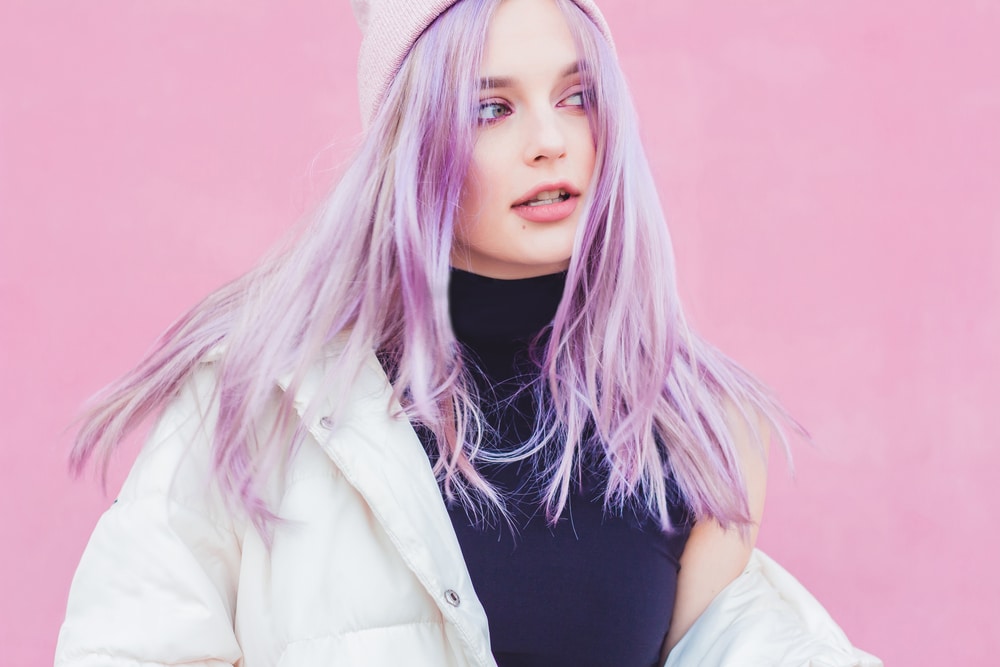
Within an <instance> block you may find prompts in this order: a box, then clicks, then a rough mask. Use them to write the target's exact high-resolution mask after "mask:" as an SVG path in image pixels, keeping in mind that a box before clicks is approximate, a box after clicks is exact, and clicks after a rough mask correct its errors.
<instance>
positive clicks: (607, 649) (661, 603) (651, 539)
mask: <svg viewBox="0 0 1000 667" xmlns="http://www.w3.org/2000/svg"><path fill="white" fill-rule="evenodd" d="M565 279H566V275H565V273H558V274H553V275H547V276H540V277H537V278H526V279H522V280H497V279H493V278H486V277H483V276H478V275H475V274H472V273H468V272H465V271H460V270H458V269H453V270H452V273H451V284H450V289H449V298H450V306H451V319H452V326H453V328H454V331H455V335H456V337H457V338H458V340H459V342H460V343H461V344H462V346H463V348H464V353H465V355H466V358H467V360H468V361H469V362H470V363H469V366H470V367H472V368H474V369H475V370H474V372H473V376H474V379H475V382H476V384H477V387H478V389H479V394H480V402H481V409H482V411H483V414H484V416H485V418H486V420H487V422H488V424H489V425H490V427H491V428H492V430H493V435H492V436H491V437H490V438H489V439H488V441H487V443H486V444H485V447H487V448H489V449H491V450H496V449H500V450H505V451H509V450H512V449H514V448H515V447H517V446H518V445H520V444H522V443H523V442H525V441H527V440H528V439H530V437H531V434H532V430H533V428H534V427H535V423H536V422H535V417H536V414H537V412H538V406H537V405H536V403H537V400H536V398H535V393H534V392H533V391H532V389H531V387H530V386H529V385H530V384H531V383H532V382H534V381H535V380H536V379H537V375H538V367H537V365H536V363H535V362H534V361H533V359H532V357H533V355H532V351H531V343H532V341H533V340H534V339H535V338H536V337H537V336H538V334H539V333H542V332H543V330H544V329H545V328H546V327H547V326H548V325H549V324H550V323H551V321H552V319H553V317H554V316H555V311H556V308H557V307H558V305H559V301H560V299H561V298H562V293H563V288H564V286H565ZM543 336H544V334H543ZM637 370H638V369H637ZM418 433H419V434H420V436H421V439H423V440H424V446H425V447H426V448H427V450H428V452H432V454H431V455H432V456H433V451H434V450H435V449H436V448H435V447H434V446H433V443H431V442H430V441H429V438H430V436H429V435H428V434H427V433H426V432H424V431H422V430H418ZM584 461H585V465H584V473H583V479H575V480H574V484H573V492H572V495H571V497H570V502H569V505H568V507H567V508H566V510H565V511H564V512H563V515H562V517H561V518H560V519H559V521H558V522H557V523H556V524H555V525H551V524H549V523H548V522H547V521H546V518H545V511H544V508H543V507H542V505H541V501H540V489H539V485H538V483H537V480H536V477H535V476H534V475H533V472H534V466H535V464H536V461H532V460H528V461H521V462H519V463H507V464H480V463H477V469H478V470H479V471H480V473H481V474H483V476H484V477H485V478H486V479H487V480H488V481H490V482H491V483H492V484H494V485H495V487H496V488H497V489H498V490H500V491H502V492H503V493H504V496H505V498H507V502H508V510H509V511H510V513H511V517H512V520H513V523H514V530H513V531H512V530H511V528H510V527H508V526H507V525H506V524H503V523H498V524H496V525H492V526H488V527H483V526H482V525H478V524H476V523H474V522H473V521H471V520H470V518H469V517H468V516H467V514H466V512H465V510H464V509H463V508H462V507H460V506H457V505H456V506H452V507H449V514H450V515H451V519H452V524H453V525H454V528H455V533H456V535H457V536H458V540H459V543H460V544H461V546H462V553H463V555H464V557H465V561H466V563H467V565H468V568H469V572H470V574H471V576H472V583H473V585H474V586H475V588H476V593H477V594H478V596H479V598H480V599H481V600H482V603H483V606H484V607H485V609H486V615H487V617H488V618H489V625H490V638H491V644H492V648H493V653H494V655H495V656H496V659H497V663H498V665H499V667H535V666H541V665H545V666H546V667H561V666H563V665H565V666H569V665H572V666H573V667H588V666H593V667H597V666H612V665H614V666H615V667H650V666H651V665H656V664H658V663H659V655H660V647H661V645H662V643H663V639H664V637H665V636H666V633H667V628H668V627H669V625H670V618H671V614H672V612H673V604H674V597H675V594H676V585H677V572H678V568H679V565H678V561H679V559H680V555H681V552H682V551H683V549H684V544H685V542H686V541H687V536H688V532H689V527H688V524H689V521H688V515H687V512H686V509H685V508H684V507H683V505H682V504H678V505H677V506H676V507H673V508H671V517H672V519H673V520H674V522H675V525H679V526H682V527H681V528H678V529H677V531H675V532H674V533H671V534H665V533H664V532H663V531H662V530H661V529H660V528H659V526H658V525H657V523H656V522H655V521H654V520H651V519H650V518H649V517H645V516H639V515H637V514H636V513H634V512H632V511H630V510H625V511H624V512H622V513H613V512H609V511H605V510H604V507H603V496H602V494H603V490H604V480H603V478H602V476H601V474H600V473H599V472H597V471H598V470H599V468H598V467H597V466H591V465H586V461H587V456H586V454H585V455H584Z"/></svg>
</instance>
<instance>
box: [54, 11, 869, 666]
mask: <svg viewBox="0 0 1000 667" xmlns="http://www.w3.org/2000/svg"><path fill="white" fill-rule="evenodd" d="M355 10H356V14H357V15H358V18H359V22H360V24H361V25H362V29H363V30H364V31H365V37H364V43H363V46H362V53H361V59H360V84H361V101H362V109H363V113H364V116H365V121H366V134H365V139H364V143H363V145H362V146H361V148H360V150H359V151H358V153H357V155H356V157H355V158H354V160H353V162H352V164H351V166H350V167H349V169H348V170H347V172H346V174H345V175H344V177H343V179H342V180H341V182H340V184H339V185H338V187H337V188H336V190H335V191H334V192H333V194H332V195H331V197H330V198H329V201H328V203H327V204H326V206H325V209H324V210H323V211H322V213H321V215H319V216H318V217H317V220H316V221H315V223H314V224H313V225H312V227H311V228H310V229H309V230H308V231H307V232H306V233H305V234H304V235H303V236H302V238H301V239H300V240H299V241H298V242H297V243H296V244H295V245H293V246H292V247H290V248H288V249H285V250H284V251H283V252H281V253H279V254H277V255H276V256H275V257H273V258H271V259H269V260H267V261H265V262H264V263H262V264H261V265H260V266H259V267H258V268H257V269H255V270H254V271H252V272H251V273H249V274H247V275H246V276H244V277H243V278H241V279H239V280H237V281H236V282H234V283H233V284H230V285H228V286H226V287H224V288H222V289H220V290H219V291H217V292H215V293H214V294H212V295H210V296H209V297H208V298H207V299H206V300H205V301H203V302H202V303H201V304H199V305H198V306H196V307H195V308H194V309H192V310H191V311H190V312H189V313H188V314H187V315H186V316H185V317H183V318H182V319H181V320H180V321H179V322H178V323H177V324H176V325H174V327H173V328H172V329H170V330H169V331H168V332H167V333H166V334H165V336H164V337H163V339H162V340H161V341H160V343H159V344H158V346H157V347H156V348H155V350H154V351H153V352H152V353H151V354H150V355H149V356H148V357H147V358H146V359H145V360H143V361H142V362H141V363H140V364H139V366H138V367H137V368H136V369H135V370H134V371H133V372H131V373H130V374H129V375H127V376H126V377H124V378H123V379H121V380H120V381H118V382H117V383H116V384H114V385H113V386H111V387H110V388H109V389H108V390H106V392H105V393H104V394H102V396H101V397H100V399H99V400H98V402H97V403H96V407H95V408H94V409H93V411H92V412H91V413H90V415H89V417H88V419H87V421H86V422H85V424H84V426H83V428H82V430H81V432H80V435H79V440H78V443H77V445H76V448H75V450H74V454H73V462H74V465H75V466H76V467H77V469H79V468H80V467H82V466H83V465H84V464H85V463H86V462H87V461H88V460H90V459H92V458H95V457H97V458H103V457H105V456H106V455H107V454H108V453H109V452H110V451H111V449H112V448H113V447H114V446H115V445H116V443H118V442H119V440H120V439H121V438H122V437H123V436H124V434H126V433H127V432H128V431H130V430H131V429H132V428H133V427H135V426H136V425H137V424H139V423H140V422H142V421H143V419H145V418H146V417H148V416H150V415H153V414H157V415H159V420H158V422H157V425H156V427H155V428H154V430H153V433H152V435H151V437H150V439H149V441H148V443H147V445H146V447H145V448H144V450H143V452H142V453H141V455H140V457H139V459H138V460H137V462H136V464H135V467H134V469H133V470H132V473H131V474H130V476H129V478H128V480H127V481H126V483H125V486H124V488H123V489H122V491H121V494H120V495H119V497H118V499H117V500H116V501H115V504H114V505H113V506H112V508H111V509H110V510H109V511H108V512H107V513H106V514H105V515H104V516H103V517H102V518H101V520H100V522H99V524H98V526H97V528H96V530H95V533H94V536H93V538H92V540H91V543H90V544H89V546H88V548H87V551H86V553H85V554H84V556H83V559H82V562H81V564H80V567H79V570H78V573H77V576H76V578H75V579H74V583H73V588H72V591H71V596H70V601H69V608H68V613H67V618H66V622H65V623H64V625H63V628H62V631H61V633H60V638H59V648H58V652H57V659H56V662H57V664H59V665H158V664H184V665H206V666H207V665H232V664H240V665H243V666H244V667H257V666H262V665H286V666H292V665H294V666H296V667H301V666H308V665H390V664H392V665H396V664H409V665H493V664H499V665H501V666H505V667H510V666H525V665H576V666H579V665H617V666H636V667H639V666H642V667H648V666H650V665H657V664H662V663H663V661H664V660H665V659H666V658H667V655H668V653H669V652H670V651H671V650H672V649H673V647H674V646H675V645H676V644H677V643H678V642H679V641H680V640H681V639H682V637H685V634H686V633H687V632H688V630H689V629H690V628H691V627H692V625H693V624H694V623H695V621H696V619H698V618H699V616H700V615H701V614H702V613H703V612H704V610H705V609H706V607H708V605H709V603H710V602H712V600H713V599H714V598H716V596H717V595H718V593H719V592H720V591H721V590H723V588H725V587H726V586H727V585H728V584H730V582H732V581H733V580H734V579H735V578H736V577H737V576H738V575H739V574H740V573H741V572H742V571H744V568H745V567H746V566H747V563H748V560H749V559H750V556H751V551H752V548H753V544H754V539H755V535H756V529H757V526H758V524H759V522H760V516H761V510H762V507H763V497H764V485H765V458H766V451H767V447H768V441H769V439H770V434H771V433H779V431H778V430H777V429H776V426H777V424H778V422H779V421H780V420H781V417H782V414H781V411H780V409H779V408H778V407H777V406H776V405H775V403H774V402H773V401H772V400H771V399H770V398H769V397H768V396H767V394H766V393H765V392H764V391H763V390H762V389H761V387H760V385H758V384H757V383H756V382H755V381H754V380H753V379H752V378H751V377H750V376H748V375H747V374H746V373H745V372H744V371H742V370H741V369H740V368H739V367H738V366H737V365H735V364H734V363H733V362H731V361H730V360H728V359H727V358H726V357H724V356H723V355H722V354H720V353H719V352H717V351H716V350H714V349H713V348H711V347H710V346H708V345H707V344H706V343H705V342H704V341H702V340H701V339H700V338H699V337H698V336H697V335H696V334H695V333H694V332H692V331H691V330H690V328H688V326H687V325H686V323H685V320H684V316H683V314H682V311H681V309H680V305H679V303H678V298H677V294H676V291H675V287H674V278H673V275H672V272H673V259H672V256H671V248H670V241H669V238H668V235H667V229H666V226H665V224H664V220H663V216H662V213H661V211H660V206H659V203H658V200H657V195H656V192H655V189H654V186H653V181H652V178H651V176H650V174H649V170H648V167H647V164H646V160H645V158H644V156H643V152H642V146H641V144H640V141H639V138H638V136H637V134H636V131H635V123H634V122H633V116H632V113H633V112H632V107H631V104H630V101H629V97H628V93H627V91H626V88H625V85H624V82H623V79H622V75H621V73H620V71H619V69H618V65H617V63H616V59H615V55H614V51H613V47H612V42H611V37H610V33H609V31H608V27H607V25H606V24H605V22H604V20H603V18H602V17H601V15H600V13H599V11H598V9H597V7H596V6H595V5H594V4H593V2H592V1H591V0H576V1H575V2H574V1H572V0H461V1H459V2H449V1H447V0H436V1H430V0H410V1H404V0H368V1H358V2H356V3H355ZM717 604H718V601H717ZM688 641H692V640H690V639H689V640H688ZM674 659H675V658H674V657H673V656H672V657H671V660H674ZM699 664H712V663H709V662H699ZM720 664H721V663H720ZM758 664H761V663H758ZM838 664H840V663H838ZM843 664H848V663H843ZM851 664H853V663H851Z"/></svg>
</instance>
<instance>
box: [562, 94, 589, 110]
mask: <svg viewBox="0 0 1000 667" xmlns="http://www.w3.org/2000/svg"><path fill="white" fill-rule="evenodd" d="M584 97H585V95H584V92H583V91H582V90H580V91H577V92H575V93H573V94H572V95H570V96H569V97H567V98H566V99H564V100H563V101H562V106H564V107H582V106H583V105H584Z"/></svg>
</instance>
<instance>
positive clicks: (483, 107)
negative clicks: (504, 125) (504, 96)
mask: <svg viewBox="0 0 1000 667" xmlns="http://www.w3.org/2000/svg"><path fill="white" fill-rule="evenodd" d="M510 114H511V109H510V107H509V106H507V105H506V104H504V103H503V102H483V103H482V104H480V105H479V120H480V122H483V123H489V122H492V121H495V120H500V119H501V118H503V117H504V116H509V115H510Z"/></svg>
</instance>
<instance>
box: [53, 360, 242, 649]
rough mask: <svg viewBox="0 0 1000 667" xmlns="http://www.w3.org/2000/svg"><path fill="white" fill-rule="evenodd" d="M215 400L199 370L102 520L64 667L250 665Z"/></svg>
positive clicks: (67, 634) (68, 622)
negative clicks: (242, 640) (213, 452)
mask: <svg viewBox="0 0 1000 667" xmlns="http://www.w3.org/2000/svg"><path fill="white" fill-rule="evenodd" d="M211 396H212V378H211V374H210V373H208V372H205V371H203V370H202V371H198V373H197V374H196V376H195V378H194V379H193V380H192V381H191V382H189V383H188V385H187V386H186V387H185V388H184V389H183V390H182V391H181V393H180V395H179V396H178V397H177V398H176V399H174V400H173V401H172V402H171V404H170V405H169V406H168V407H167V409H166V410H165V412H164V414H163V415H162V417H161V418H160V420H159V421H158V423H157V425H156V427H155V428H154V429H153V432H152V435H151V436H150V438H149V440H148V441H147V443H146V445H145V447H144V448H143V450H142V452H141V454H140V455H139V457H138V459H137V460H136V463H135V465H134V467H133V468H132V470H131V472H130V473H129V476H128V478H127V480H126V482H125V484H124V486H123V488H122V491H121V494H120V495H119V496H118V499H117V500H116V501H115V503H114V504H113V505H112V506H111V508H110V509H109V510H108V511H107V512H106V513H105V514H104V515H103V516H102V517H101V519H100V521H99V522H98V524H97V527H96V528H95V530H94V533H93V535H92V537H91V539H90V542H89V543H88V545H87V548H86V550H85V552H84V554H83V558H82V559H81V561H80V565H79V567H78V569H77V572H76V575H75V577H74V579H73V584H72V587H71V589H70V595H69V603H68V606H67V611H66V619H65V621H64V623H63V626H62V628H61V630H60V632H59V640H58V645H57V648H56V658H55V664H56V667H70V666H72V667H91V666H94V667H96V666H97V665H100V666H101V667H119V666H121V667H125V666H135V667H138V666H140V665H141V666H142V667H153V666H154V665H178V664H183V665H186V666H188V667H218V666H220V665H233V664H234V663H236V662H237V661H239V659H240V657H241V652H240V647H239V643H238V642H237V640H236V636H235V633H234V629H233V614H234V607H235V604H236V587H237V580H238V576H239V568H240V540H239V539H238V537H237V531H236V530H235V529H234V525H233V519H232V516H231V514H230V513H229V512H227V511H226V505H225V503H224V502H223V501H222V498H221V495H220V494H219V493H218V491H217V489H216V486H215V484H214V483H213V482H212V477H211V457H210V452H209V447H208V442H209V440H208V437H209V434H210V433H211V429H212V418H211V416H212V410H211V400H210V399H211ZM203 417H207V419H205V418H203Z"/></svg>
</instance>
